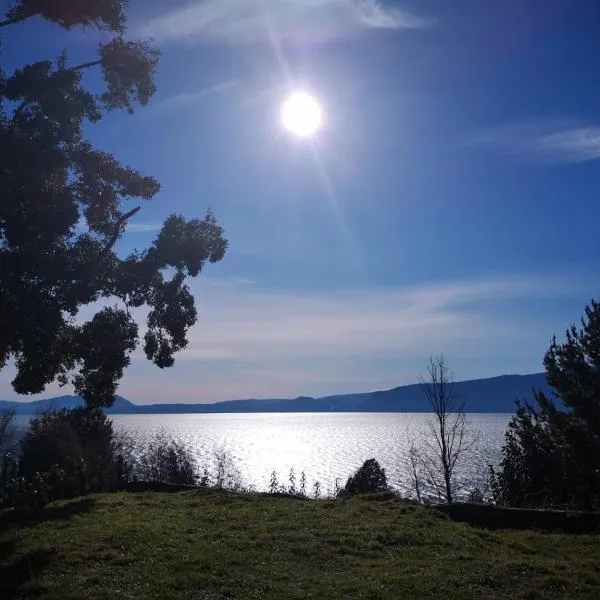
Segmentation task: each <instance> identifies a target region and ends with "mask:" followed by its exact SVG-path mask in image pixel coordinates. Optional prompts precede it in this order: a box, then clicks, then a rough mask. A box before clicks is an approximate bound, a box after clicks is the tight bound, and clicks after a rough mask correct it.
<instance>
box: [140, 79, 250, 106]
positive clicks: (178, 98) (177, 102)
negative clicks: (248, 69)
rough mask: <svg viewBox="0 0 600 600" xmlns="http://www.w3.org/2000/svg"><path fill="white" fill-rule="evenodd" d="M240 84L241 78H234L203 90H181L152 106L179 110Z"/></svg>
mask: <svg viewBox="0 0 600 600" xmlns="http://www.w3.org/2000/svg"><path fill="white" fill-rule="evenodd" d="M238 84H239V79H232V80H230V81H223V82H221V83H217V84H216V85H213V86H210V87H207V88H205V89H202V90H198V91H196V92H180V93H178V94H175V95H173V96H170V97H169V98H165V99H164V100H162V101H160V102H158V103H156V104H154V105H153V106H152V108H154V109H155V110H178V109H181V108H186V107H188V106H193V105H194V104H197V103H198V102H201V101H202V100H204V99H205V98H207V97H209V96H212V95H215V94H219V93H222V92H224V91H226V90H230V89H231V88H233V87H235V86H236V85H238Z"/></svg>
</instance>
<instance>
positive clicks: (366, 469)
mask: <svg viewBox="0 0 600 600" xmlns="http://www.w3.org/2000/svg"><path fill="white" fill-rule="evenodd" d="M385 490H387V479H386V476H385V469H383V468H381V466H380V465H379V463H378V462H377V461H376V460H375V459H374V458H370V459H369V460H366V461H365V462H364V463H363V465H362V466H361V467H360V468H359V469H358V470H357V471H356V473H354V475H351V476H350V477H349V478H348V481H347V482H346V485H345V486H344V488H343V490H341V492H342V494H343V495H348V496H353V495H355V494H366V493H372V492H383V491H385Z"/></svg>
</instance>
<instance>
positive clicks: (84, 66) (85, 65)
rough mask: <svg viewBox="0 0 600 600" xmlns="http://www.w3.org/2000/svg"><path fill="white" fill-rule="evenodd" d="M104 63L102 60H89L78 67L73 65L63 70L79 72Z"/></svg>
mask: <svg viewBox="0 0 600 600" xmlns="http://www.w3.org/2000/svg"><path fill="white" fill-rule="evenodd" d="M103 62H104V59H102V58H99V59H98V60H91V61H90V62H86V63H81V64H80V65H75V66H74V67H69V68H68V69H65V70H66V71H81V70H82V69H89V68H90V67H95V66H96V65H101V64H102V63H103Z"/></svg>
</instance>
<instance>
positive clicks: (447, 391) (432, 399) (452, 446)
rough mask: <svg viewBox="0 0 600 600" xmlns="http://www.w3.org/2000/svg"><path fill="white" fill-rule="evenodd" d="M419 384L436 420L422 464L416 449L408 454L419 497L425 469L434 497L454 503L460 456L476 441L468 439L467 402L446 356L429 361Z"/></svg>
mask: <svg viewBox="0 0 600 600" xmlns="http://www.w3.org/2000/svg"><path fill="white" fill-rule="evenodd" d="M420 383H421V384H422V386H423V392H424V393H425V396H426V397H427V400H428V402H429V404H430V406H431V408H432V411H433V417H432V418H431V419H430V420H429V421H428V426H429V433H430V435H429V439H428V441H427V442H426V444H427V445H428V452H426V453H425V454H423V455H422V456H421V457H420V463H421V464H420V465H417V460H418V459H417V453H416V448H414V447H413V448H411V452H412V457H411V452H409V461H410V462H411V465H412V466H411V470H412V476H413V478H414V479H416V480H417V485H416V489H417V494H418V496H420V495H421V493H422V492H421V489H420V486H419V482H418V479H419V473H420V471H421V469H422V472H423V473H424V477H425V479H426V481H427V483H428V484H429V486H430V487H431V488H432V489H433V490H434V491H435V494H436V495H437V496H438V497H439V498H443V499H444V500H446V502H448V503H449V504H451V503H452V501H453V500H454V491H455V474H456V466H457V464H458V463H459V460H460V458H461V456H462V455H463V454H464V453H465V452H468V451H469V450H470V449H471V448H472V447H473V445H474V444H475V442H476V438H475V437H473V438H471V439H467V438H468V436H467V419H466V415H465V403H464V402H463V401H461V400H460V398H459V397H458V395H457V394H456V392H455V390H454V376H453V374H452V371H451V370H450V369H449V368H448V365H447V364H446V361H445V359H444V356H443V355H440V356H435V357H431V358H430V360H429V366H428V367H427V376H426V378H423V377H421V378H420ZM419 466H420V467H421V468H419Z"/></svg>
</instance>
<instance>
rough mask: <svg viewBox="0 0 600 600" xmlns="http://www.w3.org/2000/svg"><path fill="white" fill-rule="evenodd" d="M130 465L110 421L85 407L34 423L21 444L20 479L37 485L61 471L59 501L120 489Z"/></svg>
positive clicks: (51, 414)
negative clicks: (43, 477) (40, 478)
mask: <svg viewBox="0 0 600 600" xmlns="http://www.w3.org/2000/svg"><path fill="white" fill-rule="evenodd" d="M126 462H127V457H125V456H123V453H122V448H121V447H120V445H119V444H118V441H117V439H116V438H115V435H114V430H113V425H112V421H111V420H110V418H109V417H108V416H107V415H105V414H104V412H103V411H101V410H100V409H89V408H86V407H79V408H74V409H72V410H66V409H63V410H60V411H53V412H47V413H42V414H41V415H39V416H37V417H35V418H34V419H32V420H31V421H30V423H29V427H28V428H27V430H26V432H25V434H24V436H23V439H22V440H21V452H20V457H19V475H21V476H22V477H23V478H24V479H25V480H27V481H32V480H33V479H34V478H35V476H36V475H37V474H43V475H47V474H50V473H53V472H55V471H56V469H59V470H60V472H61V473H62V474H63V477H64V481H63V482H62V485H63V487H64V488H65V489H64V490H63V491H62V493H60V494H58V495H57V496H56V497H66V496H75V495H80V494H86V493H88V492H99V491H107V490H111V489H115V488H117V487H119V486H120V485H121V484H123V483H124V481H123V477H124V476H125V472H124V471H125V469H124V467H125V464H126Z"/></svg>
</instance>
